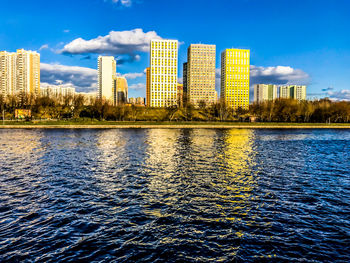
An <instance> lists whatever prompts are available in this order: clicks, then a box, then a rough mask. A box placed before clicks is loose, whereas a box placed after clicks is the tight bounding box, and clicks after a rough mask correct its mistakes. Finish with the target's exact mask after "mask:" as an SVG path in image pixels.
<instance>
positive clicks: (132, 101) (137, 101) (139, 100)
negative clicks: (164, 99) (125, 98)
mask: <svg viewBox="0 0 350 263" xmlns="http://www.w3.org/2000/svg"><path fill="white" fill-rule="evenodd" d="M129 103H130V104H131V105H136V106H145V98H142V97H137V98H129Z"/></svg>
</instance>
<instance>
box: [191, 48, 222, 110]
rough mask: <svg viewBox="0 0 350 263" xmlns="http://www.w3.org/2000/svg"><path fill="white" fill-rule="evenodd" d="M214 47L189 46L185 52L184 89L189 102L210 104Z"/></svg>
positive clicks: (212, 92)
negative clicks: (185, 72) (185, 73)
mask: <svg viewBox="0 0 350 263" xmlns="http://www.w3.org/2000/svg"><path fill="white" fill-rule="evenodd" d="M215 57H216V46H215V45H205V44H191V45H190V47H189V48H188V52H187V76H186V81H187V83H186V89H187V98H188V100H189V102H191V103H192V104H194V105H195V106H198V104H199V102H201V101H202V102H205V103H206V104H211V103H215V102H216V97H215Z"/></svg>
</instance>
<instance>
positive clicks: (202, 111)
mask: <svg viewBox="0 0 350 263" xmlns="http://www.w3.org/2000/svg"><path fill="white" fill-rule="evenodd" d="M181 104H182V103H181ZM179 105H180V103H179ZM16 109H30V110H31V112H32V116H31V119H36V120H37V119H41V120H42V119H57V120H64V119H85V120H87V119H90V120H107V121H250V120H252V119H255V120H256V121H259V122H305V123H326V122H332V123H348V122H349V121H350V102H346V101H340V102H334V101H330V100H329V99H320V100H315V101H297V100H292V99H277V100H275V101H266V102H263V103H259V104H257V103H254V104H252V105H250V107H249V110H245V109H241V108H238V109H232V108H230V107H227V106H226V105H225V103H223V102H220V101H219V102H218V103H215V104H209V105H207V104H206V103H205V102H200V103H199V105H198V107H194V105H192V104H190V103H184V105H183V106H181V107H180V106H170V107H166V108H150V107H141V106H135V105H131V106H130V105H121V106H113V105H111V104H110V103H109V102H108V101H104V100H99V99H88V98H87V97H84V96H83V95H75V96H72V95H68V96H63V97H60V98H52V97H35V96H31V95H20V96H7V97H4V96H2V95H0V110H1V112H3V111H4V113H5V119H6V120H9V119H14V112H15V110H16ZM0 116H1V117H2V114H1V115H0Z"/></svg>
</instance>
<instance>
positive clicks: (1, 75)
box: [0, 51, 16, 96]
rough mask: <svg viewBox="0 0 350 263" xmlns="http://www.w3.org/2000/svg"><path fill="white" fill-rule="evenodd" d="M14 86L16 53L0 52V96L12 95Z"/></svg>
mask: <svg viewBox="0 0 350 263" xmlns="http://www.w3.org/2000/svg"><path fill="white" fill-rule="evenodd" d="M15 86H16V53H9V52H6V51H1V52H0V94H2V95H3V96H7V95H11V94H13V90H14V88H15Z"/></svg>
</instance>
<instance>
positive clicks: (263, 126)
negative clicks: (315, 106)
mask: <svg viewBox="0 0 350 263" xmlns="http://www.w3.org/2000/svg"><path fill="white" fill-rule="evenodd" d="M0 129H350V124H349V125H348V124H346V125H337V124H328V125H327V124H304V123H303V124H299V123H293V124H283V123H282V124H265V123H263V124H255V123H254V124H253V123H249V124H248V123H247V124H234V123H233V124H220V123H217V124H216V123H215V124H212V123H211V124H204V123H203V124H202V123H197V124H176V123H175V124H162V123H159V124H142V123H141V124H137V123H130V124H128V123H124V124H114V123H111V124H12V125H11V124H5V125H1V124H0Z"/></svg>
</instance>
